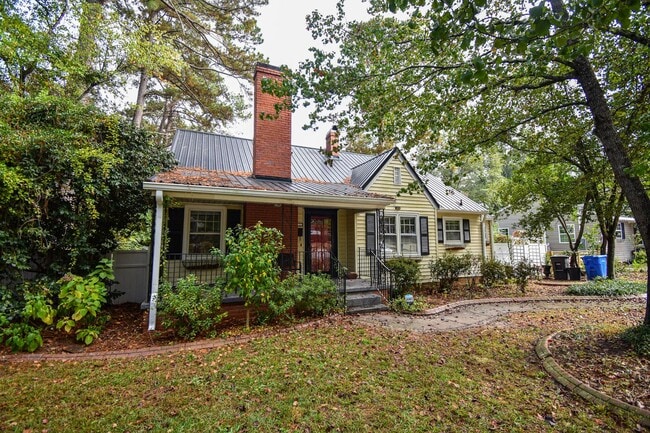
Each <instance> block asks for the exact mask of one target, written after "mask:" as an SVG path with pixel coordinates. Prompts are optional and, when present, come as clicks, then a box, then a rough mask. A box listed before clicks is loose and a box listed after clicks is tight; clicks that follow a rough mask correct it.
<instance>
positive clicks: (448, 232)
mask: <svg viewBox="0 0 650 433" xmlns="http://www.w3.org/2000/svg"><path fill="white" fill-rule="evenodd" d="M444 221H445V243H446V244H452V245H453V244H462V243H463V221H462V220H460V219H445V220H444Z"/></svg>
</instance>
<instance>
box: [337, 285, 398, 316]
mask: <svg viewBox="0 0 650 433" xmlns="http://www.w3.org/2000/svg"><path fill="white" fill-rule="evenodd" d="M346 286H347V296H346V307H347V312H348V313H350V314H362V313H373V312H376V311H385V310H387V309H388V306H386V305H385V304H383V303H382V297H381V295H379V293H378V292H377V290H376V289H375V288H374V287H372V286H371V285H370V283H369V282H368V281H364V280H348V281H347V282H346Z"/></svg>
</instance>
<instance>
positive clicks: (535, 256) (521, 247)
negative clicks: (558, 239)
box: [494, 243, 546, 266]
mask: <svg viewBox="0 0 650 433" xmlns="http://www.w3.org/2000/svg"><path fill="white" fill-rule="evenodd" d="M494 258H495V259H496V260H499V261H500V262H503V263H507V264H509V265H516V264H517V263H519V262H522V261H526V262H528V263H531V264H534V265H537V266H543V265H544V264H545V261H546V244H525V243H521V244H520V243H512V244H506V243H502V244H501V243H499V244H494Z"/></svg>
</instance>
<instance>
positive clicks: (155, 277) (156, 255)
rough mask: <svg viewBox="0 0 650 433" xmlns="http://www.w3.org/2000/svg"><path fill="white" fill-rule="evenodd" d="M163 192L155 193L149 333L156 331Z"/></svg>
mask: <svg viewBox="0 0 650 433" xmlns="http://www.w3.org/2000/svg"><path fill="white" fill-rule="evenodd" d="M162 223H163V192H162V191H160V190H158V191H156V221H155V225H154V239H153V259H152V261H151V262H152V267H151V299H150V301H149V331H155V330H156V304H157V302H158V283H159V280H160V251H161V247H162V245H161V244H162Z"/></svg>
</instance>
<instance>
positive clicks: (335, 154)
mask: <svg viewBox="0 0 650 433" xmlns="http://www.w3.org/2000/svg"><path fill="white" fill-rule="evenodd" d="M264 78H268V79H275V80H278V79H280V78H281V74H280V71H279V69H277V68H275V67H272V66H268V65H258V66H257V68H256V72H255V102H254V119H255V120H254V122H255V124H254V137H253V140H248V139H243V138H236V137H229V136H224V135H218V134H211V133H205V132H198V131H188V130H179V131H177V133H176V135H175V137H174V140H173V142H172V145H171V151H172V152H173V153H174V155H175V156H176V158H177V160H178V166H177V167H176V168H175V169H173V170H171V171H169V172H165V173H160V174H158V175H156V176H154V177H153V178H152V179H150V180H149V181H147V182H145V183H144V188H145V189H147V190H151V191H152V192H153V194H154V195H155V196H156V203H157V206H156V214H155V215H156V218H155V224H154V225H155V229H154V236H153V238H154V239H153V253H152V255H153V259H152V262H153V265H152V287H151V293H152V294H153V295H152V300H153V301H155V294H156V292H157V287H158V281H159V277H160V276H159V274H158V272H159V269H160V263H161V260H163V259H165V262H166V263H165V266H166V268H165V276H166V277H167V278H168V279H169V280H171V282H172V283H174V282H175V280H176V279H178V278H179V277H181V276H183V275H186V274H187V273H189V272H192V273H195V274H197V275H199V276H201V275H204V276H205V278H206V279H209V278H211V274H210V273H211V272H214V270H215V267H216V263H215V262H214V259H212V257H211V256H210V250H211V249H212V248H213V247H214V248H219V249H221V250H224V249H225V242H224V234H225V231H226V230H227V229H228V228H234V227H236V226H237V225H242V226H244V227H249V226H252V225H254V224H255V223H256V222H258V221H261V222H262V223H263V224H264V225H265V226H267V227H274V228H277V229H278V230H280V231H281V232H282V233H283V235H284V246H285V248H284V249H283V250H282V252H281V254H280V257H279V265H280V266H281V267H282V269H283V270H284V271H293V272H300V273H309V272H324V273H334V271H335V268H337V269H340V268H338V264H340V265H342V266H343V267H344V268H345V269H346V270H347V271H348V276H350V277H358V278H367V277H369V276H370V274H371V273H372V270H373V269H375V267H376V264H377V260H378V259H386V258H389V257H391V256H405V257H412V258H414V259H416V260H418V261H419V263H420V268H421V271H422V272H421V275H422V277H423V278H424V280H425V281H426V280H429V279H430V276H429V275H430V273H429V263H430V261H431V260H432V259H435V258H437V257H440V256H441V255H442V254H444V253H445V252H447V251H452V252H455V253H464V252H470V253H471V254H474V255H477V256H481V257H490V243H489V235H490V233H491V227H489V221H488V220H487V218H486V213H487V211H486V209H485V208H484V207H483V206H481V205H480V204H478V203H476V202H474V201H472V200H470V199H469V198H468V197H466V196H465V195H463V194H462V193H460V192H459V191H457V190H455V189H453V188H450V187H448V186H446V185H444V184H443V183H442V182H441V181H440V180H439V179H437V178H435V177H433V176H424V177H421V176H419V175H418V173H417V172H416V171H415V169H414V168H413V166H412V165H411V164H410V163H409V161H408V160H407V159H406V158H405V157H404V155H403V154H402V152H401V151H400V150H399V149H397V148H394V149H392V150H390V151H386V152H384V153H382V154H380V155H376V156H373V155H363V154H357V153H350V152H345V151H339V150H338V139H337V131H336V129H335V128H333V129H332V130H331V131H330V132H328V134H327V137H326V140H325V143H324V144H325V148H326V150H327V152H325V153H324V152H322V151H320V150H319V149H316V148H310V147H301V146H293V145H292V143H291V113H290V112H288V111H282V112H281V113H279V115H278V116H275V118H273V119H270V118H268V116H262V117H264V118H261V117H260V115H261V114H262V113H266V114H273V113H275V111H274V104H276V103H277V102H279V100H278V99H277V98H276V97H274V96H271V95H268V94H265V93H262V91H261V81H262V79H264ZM328 154H331V156H328ZM413 182H415V184H416V185H418V186H419V188H418V189H417V190H415V191H412V192H402V193H400V191H401V190H402V189H404V188H406V187H407V186H409V184H411V183H413ZM163 215H165V218H163ZM164 223H166V227H167V230H166V231H164V230H163V228H164V226H165V224H164ZM163 232H164V233H163ZM163 234H165V236H164V237H163ZM163 239H166V241H164V240H163ZM165 244H166V245H167V246H166V249H165V247H164V245H165ZM163 254H165V255H166V256H163ZM152 304H155V302H152ZM154 308H155V307H154Z"/></svg>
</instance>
